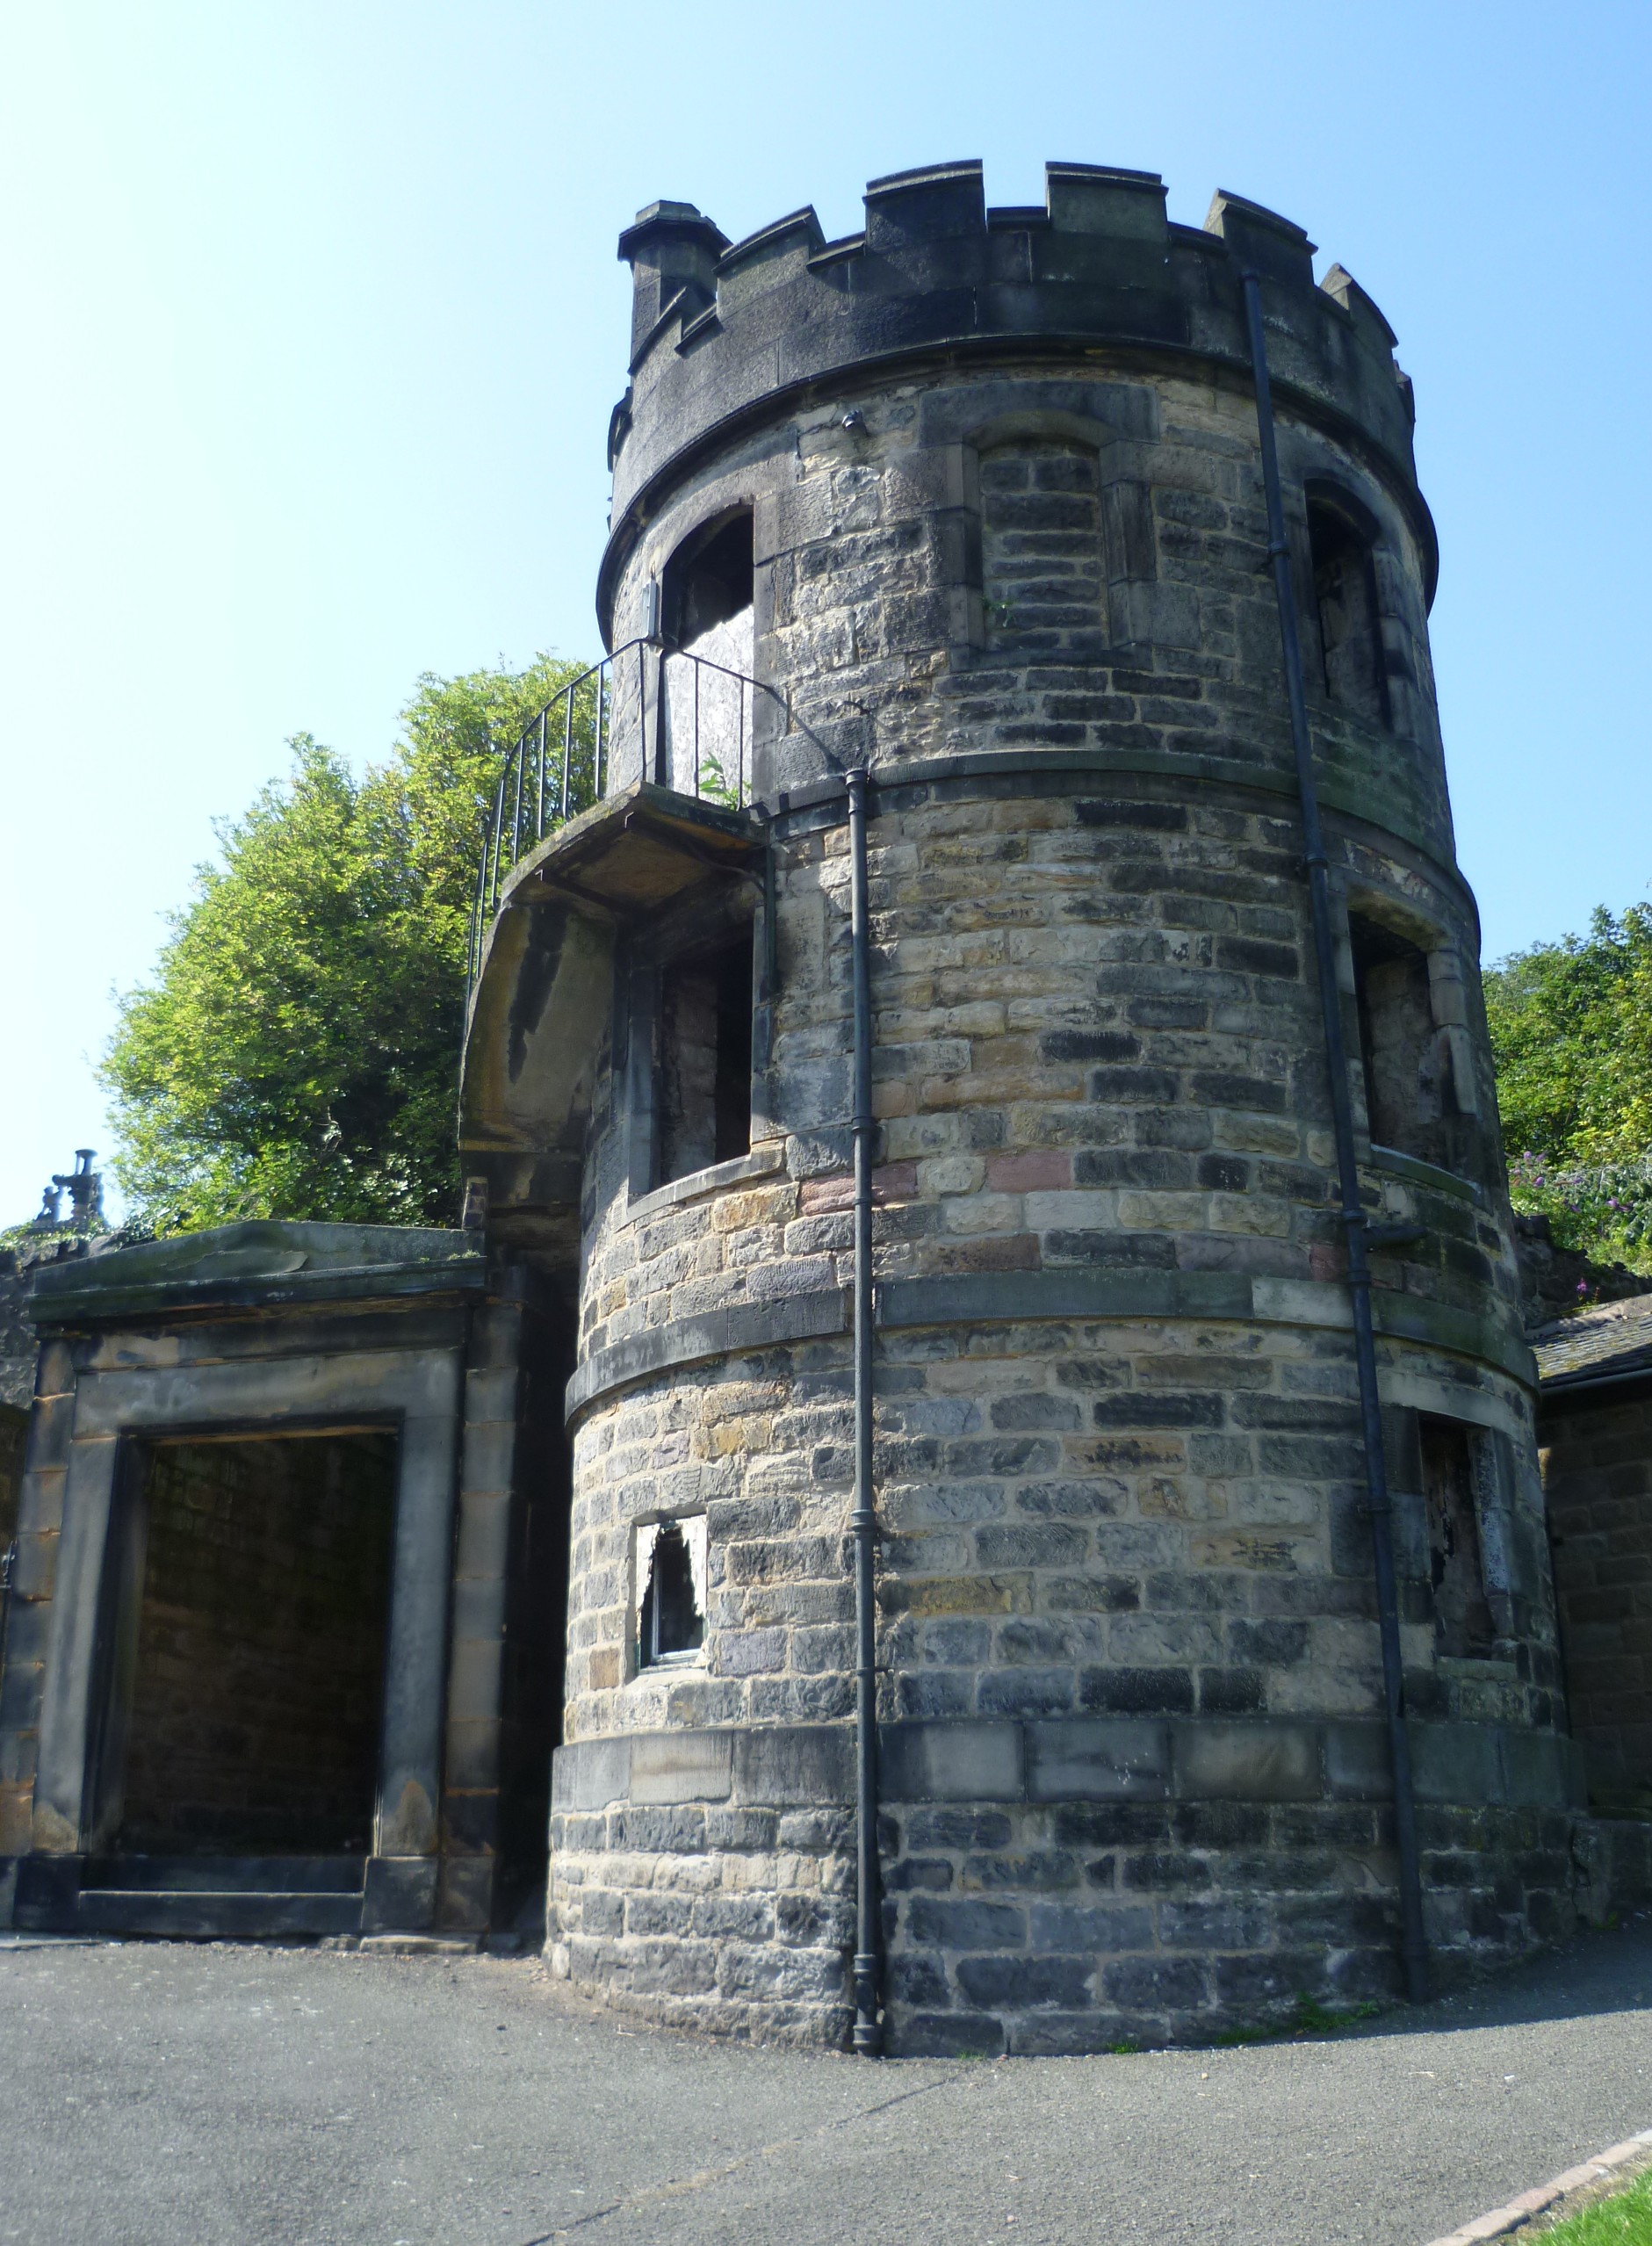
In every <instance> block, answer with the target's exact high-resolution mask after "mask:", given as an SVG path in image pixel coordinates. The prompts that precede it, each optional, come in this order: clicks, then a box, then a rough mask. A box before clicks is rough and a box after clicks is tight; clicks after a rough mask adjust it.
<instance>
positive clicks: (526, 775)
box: [466, 639, 806, 986]
mask: <svg viewBox="0 0 1652 2246" xmlns="http://www.w3.org/2000/svg"><path fill="white" fill-rule="evenodd" d="M651 657H652V659H653V660H652V661H650V658H651ZM719 682H721V683H719ZM651 684H652V691H651ZM760 694H762V695H766V696H767V697H768V699H769V700H770V701H771V702H772V703H774V704H775V705H776V708H777V709H778V710H779V711H780V712H781V714H782V716H783V719H784V721H785V724H786V726H787V728H788V730H790V726H791V723H792V718H791V708H790V703H789V702H788V701H787V700H786V698H785V697H784V696H783V695H781V694H778V693H776V690H775V689H774V688H773V687H772V686H766V685H765V684H764V683H763V682H762V680H761V679H756V678H748V677H747V675H746V674H745V672H743V671H736V670H731V669H730V668H728V666H727V665H726V664H725V663H717V662H713V661H711V658H710V657H709V656H707V655H696V654H690V653H689V652H688V651H687V650H686V649H684V648H681V647H674V646H670V645H669V644H668V643H667V641H665V640H661V639H628V640H627V641H626V642H625V643H624V646H620V647H617V648H616V649H615V650H614V652H613V654H611V655H605V656H604V657H603V659H602V661H601V662H600V663H594V664H593V665H592V667H591V668H590V669H589V670H587V671H581V673H580V675H579V676H578V677H577V678H574V679H570V680H569V681H568V682H567V684H566V686H565V687H563V688H562V689H561V690H560V691H559V692H558V693H557V694H555V695H553V696H552V698H551V700H550V701H549V702H547V703H546V704H545V707H544V709H543V710H541V711H538V712H537V714H536V715H535V716H534V717H533V718H532V719H530V721H529V723H528V724H527V726H525V727H524V728H523V733H522V734H521V736H520V738H519V739H518V740H517V741H516V744H515V746H514V747H512V748H511V750H510V752H509V755H507V756H506V758H505V761H504V763H503V764H502V766H501V769H500V774H499V783H498V785H497V786H496V788H495V789H494V802H493V808H492V810H491V811H490V812H489V813H488V817H487V827H486V830H485V832H484V835H483V840H482V855H481V863H480V865H479V866H478V868H477V873H476V899H475V903H474V906H473V908H472V912H471V941H470V956H469V962H468V966H467V971H466V983H467V986H474V984H475V981H476V977H477V973H478V971H479V970H480V965H481V956H482V944H483V942H484V940H485V938H486V936H487V929H488V927H489V924H490V923H491V921H492V920H493V916H494V910H495V908H496V907H497V906H498V903H499V899H500V895H501V892H502V890H503V888H504V885H505V883H506V881H507V880H508V878H509V875H510V872H511V870H512V868H513V867H515V866H516V865H517V864H519V863H521V861H522V860H523V858H524V857H526V856H527V855H528V853H529V852H530V850H533V849H537V846H538V845H539V844H540V843H541V842H542V841H544V840H545V836H546V835H547V834H552V833H554V831H555V830H556V828H558V827H561V826H563V825H565V824H566V821H567V820H570V819H576V818H577V817H578V816H579V814H580V813H581V812H582V811H588V810H589V809H590V808H591V806H592V805H593V804H595V803H600V802H601V800H602V798H603V797H604V796H605V795H606V794H608V792H609V791H610V786H611V785H612V781H613V774H614V771H615V769H616V766H617V767H618V769H620V770H621V771H622V772H623V773H624V775H625V777H626V779H627V780H630V779H644V778H646V779H649V780H653V781H656V782H658V783H659V784H660V785H661V786H663V787H675V788H677V789H679V791H681V792H682V793H683V794H687V795H694V796H696V797H703V798H705V799H706V800H707V801H708V802H712V803H719V804H723V805H726V806H727V807H728V808H729V809H730V810H732V811H741V810H744V808H745V806H746V805H747V801H748V799H749V792H750V772H749V766H750V762H751V748H750V741H751V734H752V717H753V704H754V698H755V697H756V696H758V695H760ZM804 730H806V728H805V729H804ZM616 743H619V744H620V747H619V748H618V750H617V749H616ZM731 767H732V769H731Z"/></svg>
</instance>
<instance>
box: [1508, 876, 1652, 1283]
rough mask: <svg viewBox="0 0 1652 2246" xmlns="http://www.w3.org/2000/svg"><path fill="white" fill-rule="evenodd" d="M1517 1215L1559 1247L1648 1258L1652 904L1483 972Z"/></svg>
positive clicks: (1604, 915) (1598, 920)
mask: <svg viewBox="0 0 1652 2246" xmlns="http://www.w3.org/2000/svg"><path fill="white" fill-rule="evenodd" d="M1486 1013H1487V1017H1488V1021H1489V1022H1490V1030H1491V1046H1492V1051H1493V1053H1494V1055H1495V1057H1496V1059H1497V1101H1498V1105H1499V1107H1500V1109H1501V1110H1502V1116H1503V1137H1504V1145H1505V1146H1506V1147H1507V1149H1508V1152H1509V1183H1510V1188H1511V1192H1512V1194H1513V1196H1514V1203H1515V1206H1516V1208H1517V1209H1525V1210H1533V1211H1540V1212H1541V1213H1543V1214H1545V1215H1547V1217H1548V1218H1549V1220H1550V1223H1551V1225H1552V1226H1553V1229H1554V1232H1555V1238H1556V1239H1557V1240H1559V1241H1560V1242H1561V1244H1562V1246H1567V1247H1576V1248H1580V1249H1583V1250H1584V1251H1586V1252H1587V1253H1591V1254H1596V1255H1610V1256H1622V1257H1623V1258H1624V1259H1625V1260H1627V1261H1628V1262H1630V1263H1632V1264H1637V1265H1641V1264H1644V1263H1645V1261H1646V1260H1647V1257H1648V1253H1652V910H1649V909H1648V907H1647V906H1641V905H1634V906H1630V907H1629V909H1628V911H1627V912H1626V913H1624V914H1622V915H1621V916H1617V915H1614V914H1611V913H1608V912H1605V910H1602V911H1599V912H1598V913H1597V914H1595V916H1594V920H1593V922H1592V923H1591V928H1590V932H1589V934H1588V935H1587V936H1567V937H1565V938H1564V939H1563V940H1562V942H1559V943H1547V944H1537V945H1534V946H1533V949H1532V950H1529V951H1520V952H1516V953H1515V954H1514V955H1513V956H1512V957H1510V958H1508V959H1505V960H1504V961H1502V962H1501V963H1500V964H1498V965H1497V966H1496V967H1494V968H1493V969H1491V970H1490V972H1489V973H1488V974H1487V976H1486Z"/></svg>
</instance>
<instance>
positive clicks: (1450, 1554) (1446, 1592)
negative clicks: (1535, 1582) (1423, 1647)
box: [1418, 1412, 1497, 1655]
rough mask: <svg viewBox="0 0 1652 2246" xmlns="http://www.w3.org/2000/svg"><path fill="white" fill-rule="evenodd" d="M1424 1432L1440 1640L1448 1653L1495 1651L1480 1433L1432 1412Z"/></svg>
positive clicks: (1432, 1574) (1424, 1417) (1426, 1416)
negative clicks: (1478, 1498)
mask: <svg viewBox="0 0 1652 2246" xmlns="http://www.w3.org/2000/svg"><path fill="white" fill-rule="evenodd" d="M1418 1432H1419V1436H1420V1441H1421V1447H1422V1464H1423V1496H1424V1501H1425V1509H1426V1514H1427V1520H1428V1571H1429V1579H1430V1581H1431V1583H1432V1586H1433V1592H1434V1637H1435V1643H1436V1644H1437V1645H1438V1647H1439V1650H1440V1652H1442V1653H1445V1654H1456V1655H1475V1654H1486V1653H1490V1650H1491V1649H1492V1646H1493V1643H1494V1642H1495V1639H1496V1636H1497V1632H1496V1629H1495V1627H1494V1625H1493V1622H1492V1619H1491V1607H1490V1600H1488V1599H1487V1597H1486V1581H1485V1568H1484V1562H1483V1556H1482V1550H1481V1541H1480V1520H1479V1514H1478V1512H1477V1509H1476V1507H1475V1460H1474V1449H1473V1443H1474V1437H1473V1435H1472V1434H1471V1433H1470V1431H1469V1429H1468V1428H1467V1427H1465V1426H1463V1425H1462V1424H1461V1421H1460V1420H1456V1419H1437V1418H1435V1417H1434V1416H1433V1415H1432V1413H1429V1412H1425V1413H1423V1414H1422V1418H1421V1424H1420V1427H1419V1431H1418Z"/></svg>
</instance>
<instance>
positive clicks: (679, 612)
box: [664, 512, 754, 647]
mask: <svg viewBox="0 0 1652 2246" xmlns="http://www.w3.org/2000/svg"><path fill="white" fill-rule="evenodd" d="M752 555H753V549H752V518H751V516H750V514H749V512H742V513H741V514H739V515H736V516H732V518H731V519H730V520H729V521H727V522H725V523H723V524H718V525H717V526H715V527H713V528H712V529H711V530H710V531H703V532H701V533H700V534H699V535H698V536H697V537H696V538H689V539H687V540H685V542H684V543H683V544H682V545H681V546H679V547H678V549H677V551H676V552H675V553H674V554H673V555H672V557H671V560H669V562H667V565H666V580H665V617H664V624H665V630H666V634H667V638H669V639H673V640H675V642H676V644H677V646H679V647H687V646H692V645H693V643H694V641H695V640H696V639H700V638H701V637H702V635H703V633H705V632H710V631H711V628H712V627H713V625H718V624H725V623H726V622H727V621H728V619H729V617H732V616H738V615H739V613H740V611H741V610H742V609H748V608H750V606H751V604H752V583H753V576H754V568H753V559H752Z"/></svg>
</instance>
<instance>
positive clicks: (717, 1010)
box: [654, 928, 752, 1185]
mask: <svg viewBox="0 0 1652 2246" xmlns="http://www.w3.org/2000/svg"><path fill="white" fill-rule="evenodd" d="M654 1116H655V1123H656V1129H657V1131H658V1144H659V1170H660V1174H659V1178H658V1181H657V1182H658V1183H659V1184H660V1185H669V1184H670V1182H671V1181H672V1180H673V1179H674V1178H686V1177H688V1176H689V1175H691V1174H692V1173H693V1172H694V1171H696V1170H703V1169H706V1168H708V1167H709V1166H710V1165H711V1163H713V1162H727V1161H730V1160H732V1159H733V1158H734V1157H735V1156H736V1155H738V1154H746V1153H748V1152H750V1151H751V1141H752V936H751V931H750V929H749V928H743V929H741V931H740V932H739V935H736V936H733V937H732V938H731V939H730V940H729V941H728V942H726V943H724V944H720V945H719V946H718V948H717V949H716V950H713V951H703V952H699V953H696V955H695V956H694V957H692V958H689V959H685V960H681V961H677V962H674V963H673V964H672V965H670V966H668V967H667V968H666V969H665V970H664V971H663V972H662V974H661V976H660V1026H659V1046H658V1058H657V1070H656V1078H655V1099H654Z"/></svg>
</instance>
